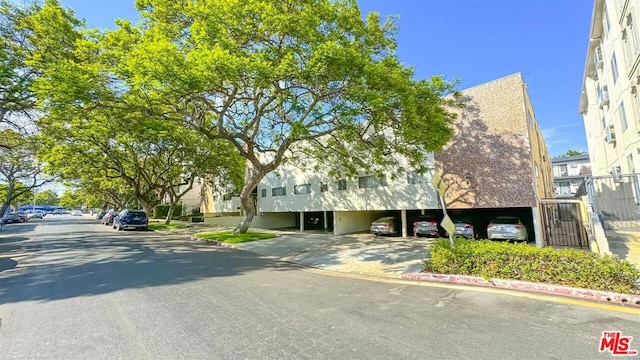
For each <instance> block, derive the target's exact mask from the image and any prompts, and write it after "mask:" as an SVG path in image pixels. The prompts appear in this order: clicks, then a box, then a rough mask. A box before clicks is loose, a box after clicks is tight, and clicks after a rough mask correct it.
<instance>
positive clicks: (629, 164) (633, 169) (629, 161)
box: [627, 154, 636, 173]
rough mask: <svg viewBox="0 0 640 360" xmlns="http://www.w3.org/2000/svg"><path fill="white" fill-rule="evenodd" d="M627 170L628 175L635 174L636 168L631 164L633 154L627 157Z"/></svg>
mask: <svg viewBox="0 0 640 360" xmlns="http://www.w3.org/2000/svg"><path fill="white" fill-rule="evenodd" d="M627 168H628V169H629V173H634V172H636V167H635V165H634V164H633V154H629V155H627Z"/></svg>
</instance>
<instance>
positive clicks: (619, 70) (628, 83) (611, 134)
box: [580, 0, 640, 175]
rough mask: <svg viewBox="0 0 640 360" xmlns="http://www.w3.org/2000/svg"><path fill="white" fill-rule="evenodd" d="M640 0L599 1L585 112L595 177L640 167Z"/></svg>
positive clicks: (582, 104) (590, 45)
mask: <svg viewBox="0 0 640 360" xmlns="http://www.w3.org/2000/svg"><path fill="white" fill-rule="evenodd" d="M639 65H640V0H595V1H594V9H593V15H592V20H591V28H590V33H589V43H588V48H587V59H586V64H585V72H584V80H583V88H582V94H581V98H580V113H581V114H582V115H583V119H584V124H585V131H586V135H587V144H588V147H589V155H590V162H591V166H592V172H593V175H606V174H612V173H632V172H635V171H636V170H637V169H639V168H640V135H639V132H640V97H639V96H640V94H639V93H640V66H639Z"/></svg>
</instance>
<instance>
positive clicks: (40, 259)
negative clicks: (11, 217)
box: [0, 216, 640, 359]
mask: <svg viewBox="0 0 640 360" xmlns="http://www.w3.org/2000/svg"><path fill="white" fill-rule="evenodd" d="M0 256H1V257H0V358H1V359H592V358H610V357H611V355H609V354H601V353H599V352H598V346H599V339H600V336H601V333H602V331H607V330H616V331H621V332H622V333H623V335H630V336H634V337H635V339H634V340H633V341H632V344H631V345H632V348H636V349H640V316H639V315H634V314H625V313H619V312H614V311H608V310H603V309H597V308H589V307H583V306H577V305H570V304H562V303H557V302H552V301H540V300H535V299H529V298H526V297H516V296H508V295H504V294H495V293H485V292H479V291H475V290H455V289H450V288H438V287H425V286H417V285H407V284H402V283H387V282H376V281H370V280H363V279H354V278H349V277H344V276H332V275H327V274H325V273H321V272H318V271H312V270H308V269H303V268H299V267H297V266H295V265H292V264H286V263H278V262H274V261H271V260H268V259H263V258H260V257H258V256H256V255H253V254H250V253H246V252H242V251H239V250H233V249H219V248H214V247H211V246H207V245H203V244H198V243H193V242H190V241H187V240H186V239H181V238H174V239H171V238H168V237H166V236H159V235H157V234H154V233H152V232H117V231H115V230H111V229H110V228H107V227H105V226H102V225H99V224H96V221H95V220H91V219H88V218H77V217H75V218H74V217H70V216H60V217H57V218H56V217H47V218H45V219H43V220H41V221H33V222H29V223H25V224H16V225H9V226H6V227H4V228H3V229H2V231H1V232H0Z"/></svg>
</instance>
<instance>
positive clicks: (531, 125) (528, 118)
mask: <svg viewBox="0 0 640 360" xmlns="http://www.w3.org/2000/svg"><path fill="white" fill-rule="evenodd" d="M527 121H528V122H529V127H533V117H532V116H531V113H530V112H529V110H527Z"/></svg>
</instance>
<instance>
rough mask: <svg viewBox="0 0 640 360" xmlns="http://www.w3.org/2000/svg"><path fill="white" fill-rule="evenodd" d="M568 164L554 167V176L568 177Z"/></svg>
mask: <svg viewBox="0 0 640 360" xmlns="http://www.w3.org/2000/svg"><path fill="white" fill-rule="evenodd" d="M567 174H568V172H567V164H562V165H553V176H555V177H562V176H567Z"/></svg>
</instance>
